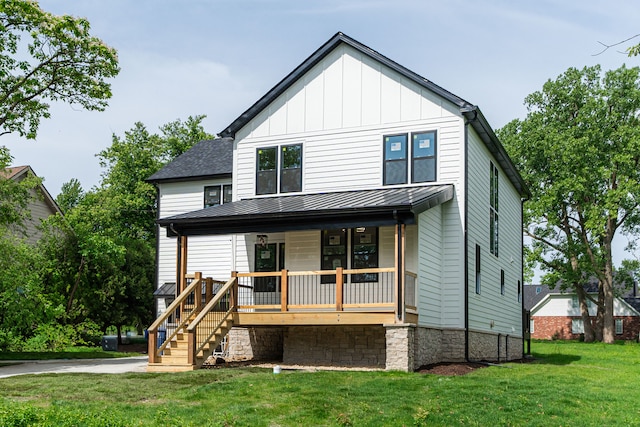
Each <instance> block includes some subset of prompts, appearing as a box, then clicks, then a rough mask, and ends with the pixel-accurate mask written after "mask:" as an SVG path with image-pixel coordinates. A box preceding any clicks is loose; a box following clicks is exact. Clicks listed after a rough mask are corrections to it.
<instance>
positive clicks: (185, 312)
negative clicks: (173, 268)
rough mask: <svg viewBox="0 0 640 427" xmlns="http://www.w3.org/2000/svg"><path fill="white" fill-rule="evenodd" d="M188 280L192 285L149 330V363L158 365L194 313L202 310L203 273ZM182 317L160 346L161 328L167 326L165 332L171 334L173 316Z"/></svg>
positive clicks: (189, 277) (189, 276) (191, 276)
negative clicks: (189, 305) (190, 299)
mask: <svg viewBox="0 0 640 427" xmlns="http://www.w3.org/2000/svg"><path fill="white" fill-rule="evenodd" d="M187 278H188V279H193V281H192V282H191V284H190V285H189V286H187V287H186V288H185V290H184V291H182V292H181V293H180V295H178V296H177V298H176V299H175V300H174V301H173V302H172V303H171V305H169V307H168V308H167V309H166V310H165V312H164V313H162V314H161V315H160V316H159V317H158V318H157V319H156V320H155V322H153V324H151V326H149V328H148V329H147V331H148V333H149V342H148V354H149V363H158V362H159V361H160V357H161V355H162V352H163V351H164V349H165V348H166V347H167V345H169V343H170V342H171V340H172V339H174V338H175V337H176V336H177V335H178V333H180V332H181V331H182V329H183V328H184V327H185V325H187V324H188V322H189V320H190V318H191V317H192V315H193V313H195V312H199V311H200V309H201V308H202V283H203V280H202V273H200V272H197V273H195V274H194V275H187ZM189 297H192V298H193V305H192V308H191V310H189V309H188V308H187V307H188V306H187V304H186V302H187V299H188V298H189ZM172 315H173V316H176V317H178V316H179V317H180V323H177V324H176V325H175V327H172V329H173V331H172V332H171V334H169V335H168V336H166V337H165V340H164V342H163V343H162V344H161V345H160V346H158V330H159V328H160V327H161V326H163V325H165V332H167V333H168V332H169V331H168V330H167V328H166V325H167V321H168V319H169V317H171V316H172Z"/></svg>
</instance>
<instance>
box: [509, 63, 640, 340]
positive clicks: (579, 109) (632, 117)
mask: <svg viewBox="0 0 640 427" xmlns="http://www.w3.org/2000/svg"><path fill="white" fill-rule="evenodd" d="M525 105H526V106H527V108H528V111H529V112H528V114H527V117H526V118H525V119H524V120H514V121H512V122H511V123H509V124H507V125H506V126H505V127H504V128H502V129H501V130H499V131H498V135H499V137H500V138H501V140H502V141H503V143H504V145H505V147H506V149H507V151H508V152H509V154H510V155H511V157H512V159H513V160H514V162H515V163H516V165H517V166H518V168H519V170H520V171H521V173H522V175H523V177H524V179H525V181H526V182H527V184H528V185H529V187H530V188H531V192H532V198H531V200H530V201H528V202H527V203H525V205H524V206H525V210H524V215H525V218H524V219H525V222H524V224H525V227H524V232H525V234H526V235H527V236H529V237H530V238H531V239H532V244H531V246H530V247H529V248H528V249H529V250H528V254H529V256H530V257H531V258H532V259H533V260H534V261H535V262H537V263H539V264H540V265H541V267H542V269H543V271H545V273H546V275H545V276H544V277H543V282H545V283H547V284H550V285H556V284H557V283H562V284H564V286H573V288H574V289H575V291H576V292H577V294H578V296H579V298H580V306H581V311H582V314H583V319H584V325H585V339H586V340H592V339H594V338H595V339H602V340H603V341H605V342H608V343H611V342H613V341H614V336H615V335H614V332H615V328H614V320H613V299H614V294H615V286H614V282H615V276H616V268H615V266H614V263H613V258H612V243H613V239H614V238H615V237H616V236H617V235H618V234H620V233H626V234H628V235H630V236H633V235H635V233H637V231H638V226H639V224H640V212H639V209H638V206H639V203H640V168H639V166H640V164H639V163H640V119H639V113H640V69H638V68H631V69H629V68H625V67H624V66H623V67H621V68H619V69H617V70H611V71H607V72H605V73H604V74H603V73H602V71H601V69H600V67H599V66H594V67H585V68H583V69H582V70H578V69H575V68H570V69H568V70H567V71H566V72H565V73H563V74H562V75H560V76H559V77H558V78H557V79H556V80H549V81H547V82H546V83H545V84H544V86H543V88H542V90H541V91H537V92H534V93H532V94H531V95H529V96H528V97H527V98H526V99H525ZM632 242H633V239H632ZM592 277H595V278H596V279H597V281H598V283H599V297H598V298H591V296H589V295H587V294H586V293H585V292H584V288H583V285H584V283H585V282H586V281H587V280H588V279H589V278H592ZM588 299H591V300H592V302H593V303H595V304H596V305H597V307H598V316H597V318H598V319H599V321H598V322H597V324H596V328H595V330H592V329H591V328H590V326H591V323H590V321H589V316H588V309H587V300H588Z"/></svg>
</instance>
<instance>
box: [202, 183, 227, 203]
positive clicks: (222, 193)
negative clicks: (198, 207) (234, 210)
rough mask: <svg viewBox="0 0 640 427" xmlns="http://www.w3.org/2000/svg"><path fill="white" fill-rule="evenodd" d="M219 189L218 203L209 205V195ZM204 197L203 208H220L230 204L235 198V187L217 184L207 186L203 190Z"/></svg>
mask: <svg viewBox="0 0 640 427" xmlns="http://www.w3.org/2000/svg"><path fill="white" fill-rule="evenodd" d="M213 188H215V189H217V190H218V199H217V200H218V203H207V200H208V199H209V197H207V193H208V192H210V191H211V189H213ZM227 190H229V191H228V193H229V196H228V197H227V192H226V191H227ZM203 195H204V200H203V203H202V205H203V207H204V208H210V207H212V206H218V205H223V204H225V203H230V202H231V200H232V197H233V187H232V185H231V184H215V185H205V186H204V188H203Z"/></svg>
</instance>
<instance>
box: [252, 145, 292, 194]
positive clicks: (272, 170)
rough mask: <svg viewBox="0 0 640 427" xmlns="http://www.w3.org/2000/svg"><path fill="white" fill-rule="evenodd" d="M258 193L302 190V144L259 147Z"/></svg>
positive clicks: (257, 166)
mask: <svg viewBox="0 0 640 427" xmlns="http://www.w3.org/2000/svg"><path fill="white" fill-rule="evenodd" d="M256 157H257V160H256V195H263V194H276V193H278V189H279V190H280V191H279V192H280V193H292V192H297V191H302V144H296V145H283V146H280V147H265V148H258V152H257V156H256Z"/></svg>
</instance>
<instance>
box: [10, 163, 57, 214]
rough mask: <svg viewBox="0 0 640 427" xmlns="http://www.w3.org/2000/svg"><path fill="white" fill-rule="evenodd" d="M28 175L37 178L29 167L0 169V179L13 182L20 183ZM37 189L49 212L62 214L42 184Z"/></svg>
mask: <svg viewBox="0 0 640 427" xmlns="http://www.w3.org/2000/svg"><path fill="white" fill-rule="evenodd" d="M29 174H31V175H33V176H38V175H36V173H35V172H34V171H33V169H32V168H31V166H29V165H25V166H9V167H8V168H5V169H0V177H2V178H6V179H12V180H14V181H21V180H22V179H24V178H26V177H27V176H29ZM37 188H38V189H39V190H40V193H41V194H42V199H43V201H44V203H45V204H46V205H47V206H49V208H50V209H51V211H52V212H54V213H59V214H62V210H61V209H60V206H58V203H57V202H56V200H55V199H54V198H53V197H51V194H50V193H49V191H48V190H47V189H46V187H45V186H44V185H42V183H40V184H39V185H38V187H37Z"/></svg>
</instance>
